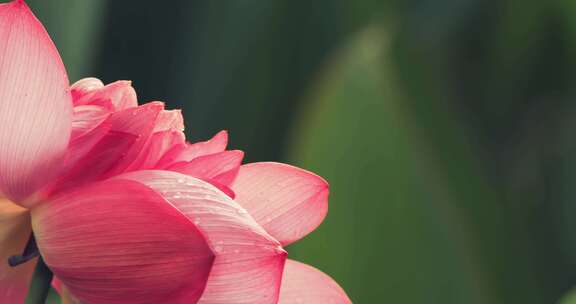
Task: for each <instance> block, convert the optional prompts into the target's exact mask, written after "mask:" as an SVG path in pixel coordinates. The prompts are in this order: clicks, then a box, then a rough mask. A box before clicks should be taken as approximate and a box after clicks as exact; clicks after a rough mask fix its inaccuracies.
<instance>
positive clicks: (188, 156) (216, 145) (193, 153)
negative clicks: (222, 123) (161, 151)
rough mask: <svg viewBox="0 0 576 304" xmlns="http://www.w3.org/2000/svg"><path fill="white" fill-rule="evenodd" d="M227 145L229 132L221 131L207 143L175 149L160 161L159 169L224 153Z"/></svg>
mask: <svg viewBox="0 0 576 304" xmlns="http://www.w3.org/2000/svg"><path fill="white" fill-rule="evenodd" d="M227 144H228V132H226V131H220V132H218V134H216V135H214V137H212V138H211V139H209V140H207V141H202V142H197V143H193V144H188V145H181V146H179V147H175V148H174V149H172V150H171V151H169V152H168V153H166V155H165V156H164V157H163V158H162V159H161V160H160V162H159V163H158V166H157V169H164V168H167V167H168V166H170V165H172V164H174V163H178V162H185V161H191V160H193V159H194V158H197V157H200V156H203V155H209V154H214V153H218V152H222V151H224V150H225V149H226V145H227Z"/></svg>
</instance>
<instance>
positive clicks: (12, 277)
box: [0, 199, 36, 304]
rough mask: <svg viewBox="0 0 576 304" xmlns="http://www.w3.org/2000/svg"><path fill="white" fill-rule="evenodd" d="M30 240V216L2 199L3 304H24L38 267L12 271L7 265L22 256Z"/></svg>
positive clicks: (0, 256) (0, 295) (29, 265)
mask: <svg viewBox="0 0 576 304" xmlns="http://www.w3.org/2000/svg"><path fill="white" fill-rule="evenodd" d="M29 237H30V216H29V214H28V212H27V211H26V210H25V209H23V208H22V207H19V206H16V205H14V204H12V203H11V202H9V201H7V200H4V199H0V262H1V263H0V303H7V304H8V303H24V299H25V298H26V295H27V293H28V285H29V284H30V279H31V278H32V272H33V271H34V264H36V263H34V262H33V261H32V262H29V263H26V264H23V265H20V266H18V267H16V268H12V267H10V266H9V265H8V263H7V261H8V258H9V257H10V256H12V255H17V254H21V253H22V251H23V249H24V247H25V246H26V243H27V242H28V238H29Z"/></svg>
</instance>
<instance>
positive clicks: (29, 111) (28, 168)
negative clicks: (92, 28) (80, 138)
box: [0, 1, 72, 203]
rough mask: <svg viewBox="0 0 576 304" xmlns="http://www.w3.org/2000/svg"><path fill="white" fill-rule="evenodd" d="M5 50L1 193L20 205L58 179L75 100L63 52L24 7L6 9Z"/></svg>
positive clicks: (1, 23) (0, 10)
mask: <svg viewBox="0 0 576 304" xmlns="http://www.w3.org/2000/svg"><path fill="white" fill-rule="evenodd" d="M0 45H1V46H2V47H0V100H1V102H0V122H2V127H1V128H0V192H2V193H3V194H4V196H5V197H9V198H10V199H11V200H13V201H16V202H19V203H20V202H22V201H23V200H24V199H25V198H26V197H28V196H29V195H31V194H32V193H34V192H35V191H37V190H38V189H39V188H40V187H42V186H43V185H44V184H45V183H46V182H47V181H49V180H50V179H51V178H52V177H53V176H54V175H55V174H57V173H58V172H57V167H58V165H59V162H60V161H61V160H62V157H63V155H64V153H65V151H66V147H67V145H68V141H69V138H70V128H71V121H72V98H71V96H70V91H69V88H68V78H67V76H66V70H65V69H64V65H63V64H62V61H61V59H60V56H59V55H58V51H57V50H56V48H55V47H54V44H53V43H52V41H51V40H50V37H49V36H48V34H47V33H46V31H45V30H44V28H43V27H42V24H40V22H39V21H38V20H37V19H36V17H34V15H33V14H32V12H31V11H30V9H29V8H28V6H26V4H25V3H24V1H14V2H10V3H5V4H0Z"/></svg>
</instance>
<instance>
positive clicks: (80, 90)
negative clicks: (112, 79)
mask: <svg viewBox="0 0 576 304" xmlns="http://www.w3.org/2000/svg"><path fill="white" fill-rule="evenodd" d="M102 87H104V84H103V83H102V81H101V80H100V79H98V78H92V77H88V78H84V79H80V80H78V81H76V82H75V83H74V84H73V85H71V86H70V89H71V91H72V99H73V100H74V104H76V101H77V100H79V99H80V98H81V97H82V96H84V95H86V94H88V93H90V92H92V91H95V90H98V89H101V88H102Z"/></svg>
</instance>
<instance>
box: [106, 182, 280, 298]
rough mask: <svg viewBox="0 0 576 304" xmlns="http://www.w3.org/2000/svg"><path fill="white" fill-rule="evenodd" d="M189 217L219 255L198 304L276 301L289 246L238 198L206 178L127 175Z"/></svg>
mask: <svg viewBox="0 0 576 304" xmlns="http://www.w3.org/2000/svg"><path fill="white" fill-rule="evenodd" d="M117 178H119V179H129V180H134V181H138V182H140V183H143V184H145V185H147V186H148V187H150V188H152V189H154V190H155V191H156V192H158V193H160V194H161V195H162V196H163V197H164V198H165V199H166V200H168V201H169V202H170V203H172V204H173V205H174V206H175V207H176V208H177V209H178V210H179V211H180V212H182V213H183V214H185V215H186V216H188V218H190V219H191V220H192V221H193V222H194V223H195V224H196V226H197V227H198V229H199V230H200V231H201V232H202V233H203V235H205V237H206V239H207V240H208V244H209V245H210V247H211V248H212V251H213V252H214V253H215V254H216V259H215V261H214V266H213V268H212V270H211V272H210V277H209V279H208V284H207V285H206V290H205V291H204V294H203V295H202V298H201V299H200V301H199V302H198V303H202V304H217V303H235V304H242V303H245V304H249V303H250V304H255V303H257V304H268V303H269V304H276V303H277V300H278V293H279V288H280V280H281V276H282V269H283V266H284V261H285V259H286V251H284V250H283V249H282V247H280V243H278V241H276V240H275V239H273V238H272V237H271V236H270V235H268V233H266V231H264V229H262V227H260V226H259V225H258V224H257V223H256V222H255V221H254V219H253V218H252V217H251V216H250V215H249V214H248V213H247V212H246V211H245V210H244V209H243V208H242V207H240V206H239V205H238V204H237V203H236V202H234V201H233V200H231V199H230V198H229V197H228V196H226V195H225V194H224V193H222V192H221V191H219V190H218V189H217V188H216V187H214V186H212V185H211V184H209V183H206V182H204V181H202V180H199V179H196V178H193V177H190V176H187V175H183V174H179V173H176V172H169V171H160V170H156V171H155V170H150V171H137V172H132V173H127V174H124V175H122V176H120V177H117Z"/></svg>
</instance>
